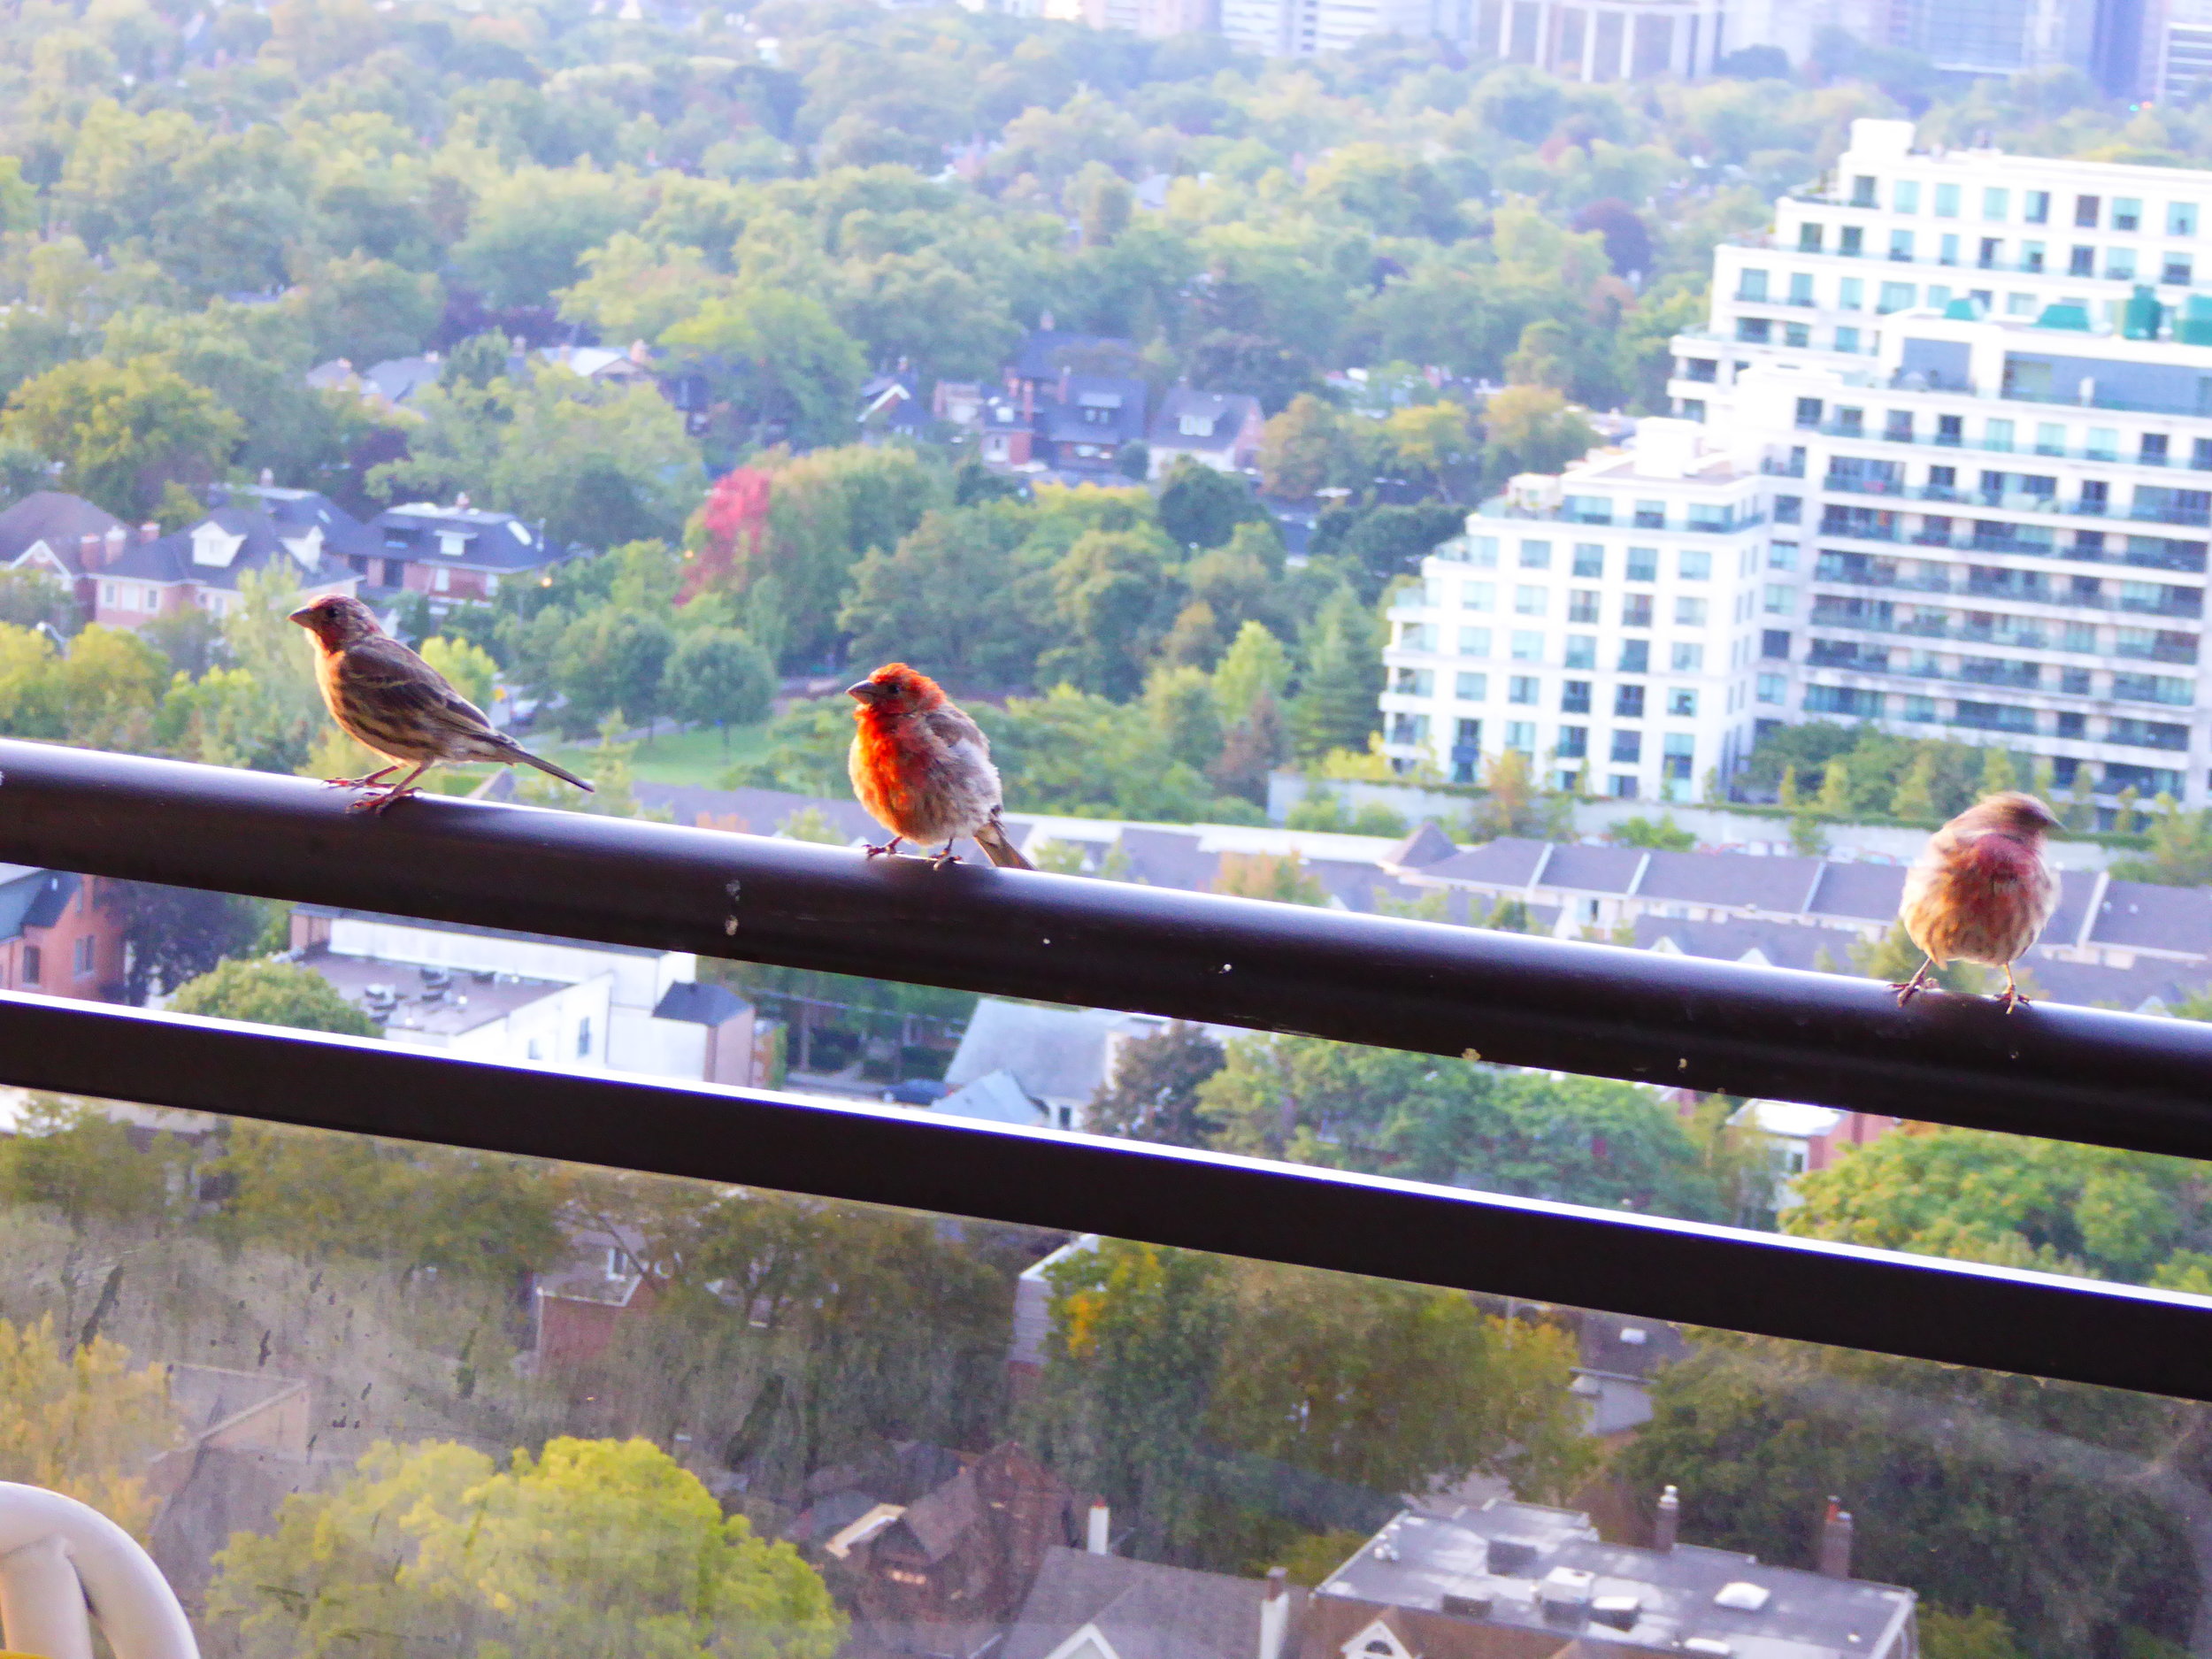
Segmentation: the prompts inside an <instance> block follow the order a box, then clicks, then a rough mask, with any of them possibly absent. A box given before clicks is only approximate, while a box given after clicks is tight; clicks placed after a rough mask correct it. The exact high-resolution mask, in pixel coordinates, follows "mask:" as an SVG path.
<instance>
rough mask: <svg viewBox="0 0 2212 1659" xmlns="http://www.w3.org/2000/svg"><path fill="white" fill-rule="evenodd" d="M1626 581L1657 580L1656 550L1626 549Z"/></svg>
mask: <svg viewBox="0 0 2212 1659" xmlns="http://www.w3.org/2000/svg"><path fill="white" fill-rule="evenodd" d="M1628 580H1630V581H1632V582H1655V581H1657V580H1659V549H1657V548H1655V547H1632V548H1631V549H1628Z"/></svg>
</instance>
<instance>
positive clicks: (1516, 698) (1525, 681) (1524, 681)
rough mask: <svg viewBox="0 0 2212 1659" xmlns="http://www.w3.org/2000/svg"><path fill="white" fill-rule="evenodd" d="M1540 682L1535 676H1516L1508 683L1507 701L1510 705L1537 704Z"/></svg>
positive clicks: (1506, 690)
mask: <svg viewBox="0 0 2212 1659" xmlns="http://www.w3.org/2000/svg"><path fill="white" fill-rule="evenodd" d="M1539 691H1540V681H1539V680H1537V678H1536V676H1535V675H1533V674H1516V675H1514V676H1513V678H1512V679H1511V680H1509V681H1507V682H1506V689H1505V700H1506V701H1507V702H1508V703H1528V704H1531V705H1533V704H1534V703H1535V702H1536V699H1537V695H1538V693H1539Z"/></svg>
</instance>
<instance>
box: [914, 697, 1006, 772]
mask: <svg viewBox="0 0 2212 1659" xmlns="http://www.w3.org/2000/svg"><path fill="white" fill-rule="evenodd" d="M922 727H923V729H924V730H925V731H926V732H927V733H929V734H930V735H931V736H932V737H933V738H935V739H936V740H937V741H939V742H941V743H942V744H943V745H944V746H945V747H946V748H947V749H951V750H953V751H954V752H955V753H958V752H959V751H960V750H961V749H966V750H967V751H968V752H969V753H971V754H972V755H974V756H975V757H976V758H977V759H979V760H987V759H989V758H990V755H991V741H990V739H988V738H987V737H985V736H984V735H983V728H982V727H981V726H978V725H977V724H976V723H975V722H974V721H973V720H971V719H970V718H968V717H967V716H966V715H964V714H963V713H962V712H961V711H960V710H957V709H956V708H954V707H953V706H952V705H951V704H950V703H947V704H945V706H944V707H942V708H940V709H932V710H930V711H929V712H928V713H926V714H925V715H923V716H922Z"/></svg>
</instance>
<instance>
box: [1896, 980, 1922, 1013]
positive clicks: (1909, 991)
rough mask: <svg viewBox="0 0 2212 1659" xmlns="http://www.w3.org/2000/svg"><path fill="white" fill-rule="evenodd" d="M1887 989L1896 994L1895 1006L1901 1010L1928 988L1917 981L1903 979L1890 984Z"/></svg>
mask: <svg viewBox="0 0 2212 1659" xmlns="http://www.w3.org/2000/svg"><path fill="white" fill-rule="evenodd" d="M1889 988H1890V989H1891V990H1893V991H1894V992H1896V993H1897V1006H1898V1007H1900V1008H1902V1007H1904V1005H1905V1004H1906V1003H1908V1002H1911V1001H1912V999H1913V998H1914V997H1916V996H1917V995H1920V993H1921V992H1923V991H1924V990H1926V989H1927V988H1928V987H1926V986H1924V985H1923V984H1921V983H1920V981H1919V980H1917V979H1904V980H1900V981H1897V982H1895V983H1893V984H1892V985H1891V986H1890V987H1889Z"/></svg>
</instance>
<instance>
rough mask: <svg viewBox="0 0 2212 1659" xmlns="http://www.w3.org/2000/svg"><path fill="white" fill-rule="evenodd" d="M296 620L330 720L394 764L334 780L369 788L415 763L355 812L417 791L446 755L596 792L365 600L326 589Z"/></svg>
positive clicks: (385, 804)
mask: <svg viewBox="0 0 2212 1659" xmlns="http://www.w3.org/2000/svg"><path fill="white" fill-rule="evenodd" d="M292 620H293V621H295V622H296V623H298V624H299V625H300V626H302V627H303V628H305V629H306V630H307V631H308V632H309V633H310V634H313V635H314V636H315V645H316V652H315V683H316V684H317V685H318V686H319V687H322V693H323V706H324V707H325V708H326V709H328V710H330V718H332V719H334V720H335V721H337V722H338V724H339V725H340V726H342V727H343V728H344V729H345V732H346V733H347V735H348V736H349V737H352V738H354V739H356V740H357V741H360V742H361V743H363V744H365V745H366V746H367V747H368V748H370V749H374V750H375V751H376V752H377V753H378V754H380V755H381V756H383V757H384V758H385V759H387V760H388V761H390V762H391V763H392V764H390V765H388V766H387V767H385V768H384V769H383V771H381V772H371V773H370V774H369V775H368V776H367V777H365V778H333V779H332V780H330V781H331V783H332V784H334V785H335V786H338V787H343V788H349V789H366V788H368V787H369V786H370V785H372V784H373V783H374V782H376V780H378V779H380V778H385V777H389V776H390V775H391V774H392V773H393V772H397V771H398V770H399V769H400V768H401V767H402V766H409V765H411V766H412V767H414V771H412V772H409V773H408V774H407V775H406V776H405V777H404V778H403V779H401V780H399V781H398V782H397V783H396V784H389V785H387V786H386V787H384V788H382V789H380V790H374V791H373V792H372V793H370V794H368V795H363V796H362V797H361V798H360V799H359V800H358V801H356V802H355V803H353V806H352V809H351V810H354V811H356V812H358V811H362V810H367V811H371V812H381V811H383V810H385V809H386V808H388V807H389V806H390V805H391V804H392V803H393V802H395V801H397V800H399V799H400V798H401V797H402V796H403V795H411V794H413V793H414V784H415V780H416V779H418V778H419V777H421V776H422V775H423V773H425V772H428V771H429V770H430V769H431V767H433V766H434V765H436V764H438V762H440V761H442V760H445V761H471V760H493V761H500V762H503V763H504V764H508V765H512V764H515V763H516V762H518V761H519V762H521V763H522V764H524V765H526V766H535V767H536V768H537V769H538V770H539V771H540V772H551V773H552V774H553V775H554V776H555V777H556V778H558V779H560V780H562V781H563V782H564V783H572V784H574V785H575V786H576V787H578V788H579V789H581V790H584V791H586V792H587V793H589V791H590V789H591V786H590V785H589V784H588V783H586V782H585V781H584V780H582V779H581V778H579V777H577V776H576V775H575V774H574V773H573V772H563V771H562V770H561V769H560V768H559V767H558V766H556V765H555V764H553V763H552V762H551V761H549V760H541V759H539V758H538V757H536V756H535V755H533V754H532V753H531V752H530V751H529V750H528V749H525V748H523V747H522V745H521V744H519V743H518V742H516V741H515V740H514V739H513V738H511V737H509V736H508V735H507V734H506V733H504V732H502V731H500V730H499V729H497V728H496V727H495V726H493V725H492V723H491V722H490V721H489V720H488V719H486V718H484V711H483V710H481V709H480V708H478V707H477V706H476V705H475V704H474V703H471V702H470V701H469V700H468V699H467V698H466V697H465V696H463V695H461V694H460V693H459V692H457V691H456V690H454V688H453V687H451V686H450V685H449V684H448V683H447V682H446V678H445V676H444V675H443V674H441V673H440V672H438V671H437V670H436V669H434V668H433V667H431V665H430V664H427V663H426V662H424V661H423V660H422V658H421V657H418V656H416V655H415V654H414V652H412V651H411V650H409V649H407V648H406V647H405V646H404V645H402V644H401V643H400V642H399V641H397V640H396V639H394V638H393V637H392V636H391V635H390V634H387V633H385V632H384V630H383V629H382V628H380V627H379V626H377V621H376V618H375V617H374V616H373V614H371V612H370V611H369V608H368V606H366V605H365V604H363V603H361V602H360V601H359V600H358V599H349V598H347V597H346V596H345V595H343V594H326V595H323V597H321V598H320V599H318V600H316V601H314V602H313V603H311V604H305V605H302V606H301V607H300V608H299V609H298V610H297V611H294V612H293V613H292Z"/></svg>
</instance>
